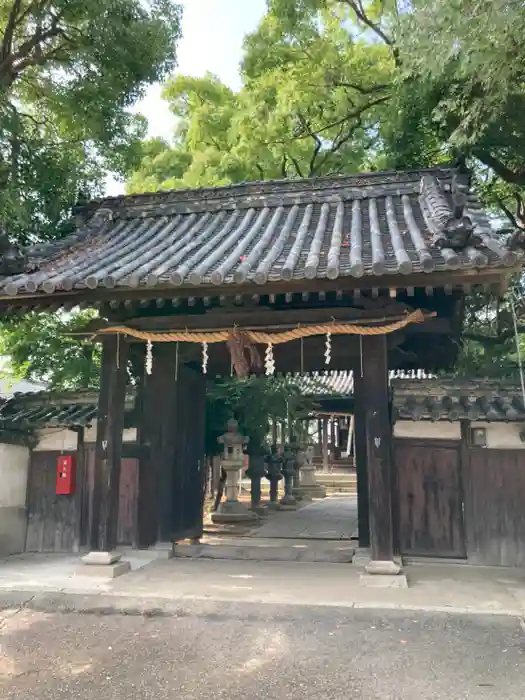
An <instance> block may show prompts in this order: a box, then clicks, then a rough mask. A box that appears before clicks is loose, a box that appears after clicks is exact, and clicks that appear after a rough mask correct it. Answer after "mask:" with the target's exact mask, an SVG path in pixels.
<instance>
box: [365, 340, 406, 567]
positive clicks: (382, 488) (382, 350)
mask: <svg viewBox="0 0 525 700" xmlns="http://www.w3.org/2000/svg"><path fill="white" fill-rule="evenodd" d="M363 373H364V391H365V392H366V437H367V457H368V487H369V496H370V546H371V550H372V556H371V562H370V564H369V566H368V567H367V571H368V572H369V573H385V574H397V573H399V571H400V567H399V566H398V565H397V564H395V563H394V561H393V557H394V537H393V527H392V477H391V435H392V431H391V425H390V412H389V392H388V355H387V342H386V336H384V335H377V336H364V337H363Z"/></svg>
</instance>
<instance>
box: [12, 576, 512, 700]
mask: <svg viewBox="0 0 525 700" xmlns="http://www.w3.org/2000/svg"><path fill="white" fill-rule="evenodd" d="M276 585H277V586H278V585H279V584H278V582H276ZM3 615H4V614H3V613H0V620H2V622H1V623H0V645H1V646H0V697H1V698H3V700H14V699H15V698H16V699H17V700H18V699H20V700H21V699H24V700H27V698H31V699H32V700H62V699H65V698H68V699H69V698H74V699H75V700H92V699H93V700H94V699H96V700H106V699H107V698H111V699H112V700H146V699H148V700H149V699H150V698H151V699H155V700H164V699H165V698H169V699H170V700H171V699H173V700H175V699H177V700H197V698H199V699H206V700H209V699H210V698H213V699H214V700H257V699H259V698H261V699H264V700H284V699H285V698H301V699H304V700H314V698H315V700H319V699H322V700H350V699H351V698H359V699H360V700H376V699H377V700H379V699H381V700H394V699H395V700H398V699H399V700H427V699H428V700H430V699H432V700H440V699H443V700H445V699H446V700H462V699H464V698H475V699H476V700H487V699H489V698H490V699H492V698H494V699H495V698H498V699H499V700H501V699H502V698H504V699H505V700H514V699H516V700H518V698H519V699H520V700H522V698H523V697H524V694H525V690H524V688H525V681H524V675H523V670H524V668H525V654H524V652H525V633H524V631H523V629H522V628H521V626H520V623H519V621H518V620H515V619H513V618H509V617H496V616H494V617H484V616H449V615H445V614H429V613H425V614H421V613H404V612H403V613H401V612H393V611H392V612H385V611H379V610H378V611H370V610H355V609H354V610H353V609H348V608H346V609H339V608H318V607H306V606H302V607H295V606H294V607H291V606H286V607H284V606H283V607H278V606H274V605H263V606H261V605H250V604H231V603H222V604H218V603H213V602H204V603H198V604H197V603H195V604H188V606H187V607H185V608H184V609H181V612H180V615H178V616H175V617H149V618H144V617H132V616H125V615H102V616H101V615H92V614H74V613H66V614H52V615H50V614H44V613H39V612H32V611H29V610H22V611H20V612H17V613H16V614H12V615H10V616H7V615H6V616H5V617H3Z"/></svg>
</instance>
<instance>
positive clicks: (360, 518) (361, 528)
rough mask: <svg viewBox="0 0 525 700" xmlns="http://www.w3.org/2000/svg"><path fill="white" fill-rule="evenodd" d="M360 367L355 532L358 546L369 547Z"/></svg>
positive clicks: (357, 370) (356, 412) (356, 383)
mask: <svg viewBox="0 0 525 700" xmlns="http://www.w3.org/2000/svg"><path fill="white" fill-rule="evenodd" d="M364 389H365V383H364V378H363V377H362V376H361V366H359V367H354V430H355V441H354V445H355V452H354V464H355V471H356V477H357V530H358V535H359V546H360V547H365V548H366V547H370V515H369V501H368V466H367V455H366V449H367V448H366V405H365V401H366V393H365V390H364Z"/></svg>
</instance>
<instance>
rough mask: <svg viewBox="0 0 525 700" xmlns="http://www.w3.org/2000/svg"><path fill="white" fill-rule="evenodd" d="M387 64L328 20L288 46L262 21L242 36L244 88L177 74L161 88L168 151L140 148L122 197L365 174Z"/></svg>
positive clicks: (382, 115) (271, 22)
mask: <svg viewBox="0 0 525 700" xmlns="http://www.w3.org/2000/svg"><path fill="white" fill-rule="evenodd" d="M390 73H391V67H390V64H389V59H388V52H387V51H386V50H385V49H384V48H383V47H381V46H369V45H366V44H364V43H363V42H361V41H355V40H354V39H353V38H352V37H351V36H350V35H349V34H348V33H347V32H346V31H345V30H344V29H342V28H341V26H340V22H339V20H338V19H337V18H335V17H331V18H330V17H327V18H326V22H325V23H324V24H323V25H322V26H319V25H318V24H316V23H315V22H305V23H304V25H301V28H300V31H298V32H297V34H296V35H294V41H293V42H291V41H288V37H287V36H286V35H285V33H283V29H282V27H281V26H280V25H279V23H278V22H277V21H276V20H275V18H274V17H273V16H272V15H271V14H269V15H268V16H267V18H266V19H265V20H263V22H262V24H261V27H260V28H259V31H258V32H257V33H255V34H254V35H252V36H249V37H247V39H246V51H245V59H244V62H243V77H244V86H243V87H242V88H241V90H240V91H239V92H237V93H234V92H232V91H231V90H230V89H229V88H227V87H226V86H224V85H223V84H221V83H220V81H219V80H218V78H216V77H214V76H212V75H208V76H206V77H204V78H197V79H196V78H189V77H184V76H178V77H176V78H173V79H172V80H170V81H169V82H168V84H167V86H166V88H165V90H164V97H165V99H167V100H168V102H169V103H170V106H171V110H172V112H173V113H174V114H175V116H176V117H177V120H178V122H177V123H178V128H177V131H176V133H175V135H174V140H173V144H171V145H168V144H165V143H164V144H160V143H159V142H158V141H157V142H147V143H146V144H145V146H144V156H143V159H142V164H141V167H140V168H139V169H138V171H137V172H136V173H134V175H133V176H132V177H131V179H130V180H129V182H128V191H130V192H140V191H144V190H150V191H153V190H156V189H170V188H173V187H195V186H204V185H220V184H228V183H233V182H241V181H243V180H257V179H273V178H280V177H311V176H314V175H323V174H327V173H339V172H345V171H353V170H356V169H360V168H362V167H366V165H367V163H369V162H372V160H373V159H374V158H375V157H376V156H375V154H374V150H375V149H376V142H377V133H378V129H379V126H380V123H381V121H382V120H384V119H386V117H387V112H386V111H385V104H386V102H387V101H388V100H389V90H390V78H391V75H390Z"/></svg>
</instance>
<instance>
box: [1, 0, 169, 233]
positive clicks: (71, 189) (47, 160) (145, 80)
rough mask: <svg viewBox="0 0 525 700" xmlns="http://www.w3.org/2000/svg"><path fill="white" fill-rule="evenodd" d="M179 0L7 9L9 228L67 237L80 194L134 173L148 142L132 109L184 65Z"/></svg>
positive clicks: (16, 4) (27, 2)
mask: <svg viewBox="0 0 525 700" xmlns="http://www.w3.org/2000/svg"><path fill="white" fill-rule="evenodd" d="M179 18H180V12H179V7H178V6H177V5H176V4H174V3H173V2H171V0H145V1H143V0H0V32H1V35H0V226H2V227H3V228H4V229H5V230H7V231H8V232H9V234H10V236H11V237H13V238H16V239H17V240H18V241H21V242H27V241H31V240H35V239H42V238H45V237H57V236H58V235H61V234H63V233H64V232H66V231H67V230H68V226H67V219H68V216H69V213H70V211H71V206H72V205H73V204H74V203H75V201H76V198H77V196H78V193H79V190H83V191H84V193H85V194H86V195H88V196H90V195H93V194H98V193H100V187H101V184H100V183H101V181H102V178H103V174H104V172H105V171H107V170H111V171H115V172H117V173H121V174H122V175H123V174H124V173H125V172H127V171H128V169H129V168H130V166H131V165H132V163H133V162H134V158H135V156H136V155H137V150H136V149H137V142H138V139H139V137H142V136H143V135H144V123H143V120H142V119H140V118H137V117H134V116H132V115H131V114H130V112H129V111H128V108H129V107H130V106H131V105H132V104H134V102H135V101H136V100H137V99H138V98H139V97H140V96H141V95H142V94H143V92H144V89H145V87H146V86H147V85H148V84H150V83H153V82H155V81H157V80H162V79H163V78H164V77H165V76H166V75H167V74H168V72H169V71H171V70H172V69H173V67H174V65H175V47H176V40H177V38H178V36H179Z"/></svg>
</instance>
